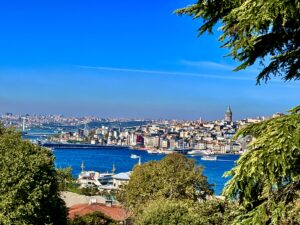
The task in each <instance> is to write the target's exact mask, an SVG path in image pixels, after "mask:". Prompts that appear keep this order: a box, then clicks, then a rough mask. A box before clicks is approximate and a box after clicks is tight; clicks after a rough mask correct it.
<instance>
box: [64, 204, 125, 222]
mask: <svg viewBox="0 0 300 225" xmlns="http://www.w3.org/2000/svg"><path fill="white" fill-rule="evenodd" d="M96 211H98V212H102V213H103V214H104V215H106V216H108V217H110V218H111V219H113V220H115V221H124V220H126V219H127V218H128V217H129V213H128V212H127V211H126V210H125V209H123V208H120V207H117V206H112V207H109V206H106V205H104V204H93V205H89V204H79V205H74V206H72V207H70V208H69V218H71V219H73V218H74V217H75V216H84V215H86V214H89V213H93V212H96Z"/></svg>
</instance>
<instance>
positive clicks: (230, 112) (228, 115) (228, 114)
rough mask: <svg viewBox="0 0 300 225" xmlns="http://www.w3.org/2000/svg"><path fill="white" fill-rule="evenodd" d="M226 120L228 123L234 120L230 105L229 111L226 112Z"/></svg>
mask: <svg viewBox="0 0 300 225" xmlns="http://www.w3.org/2000/svg"><path fill="white" fill-rule="evenodd" d="M225 121H226V122H228V123H231V122H232V111H231V108H230V106H228V108H227V111H226V113H225Z"/></svg>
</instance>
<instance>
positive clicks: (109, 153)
mask: <svg viewBox="0 0 300 225" xmlns="http://www.w3.org/2000/svg"><path fill="white" fill-rule="evenodd" d="M53 153H54V155H55V157H56V161H55V164H56V167H57V168H64V167H68V166H71V167H72V168H73V175H74V176H75V177H77V176H78V174H79V173H80V171H81V163H82V162H84V166H85V170H96V171H100V172H106V171H111V169H112V165H113V164H114V165H115V167H116V172H117V173H119V172H127V171H130V170H132V168H133V167H134V165H135V164H137V163H138V159H131V158H130V155H131V154H136V155H139V156H141V159H142V163H145V162H148V161H150V160H160V159H162V158H163V157H164V155H160V154H159V155H154V154H148V153H147V152H146V151H141V150H131V149H121V148H120V149H115V148H114V149H107V148H105V149H100V148H99V149H56V150H54V151H53ZM188 157H190V158H194V159H195V160H196V163H197V165H201V166H203V167H204V175H205V176H207V177H208V181H209V183H212V184H215V186H214V190H215V194H216V195H219V194H221V192H222V189H223V187H224V184H225V183H226V181H227V180H228V179H226V178H223V177H222V175H223V174H224V172H225V171H228V170H230V169H231V168H232V167H233V166H234V165H235V161H236V160H237V159H238V158H239V156H237V155H218V160H217V161H203V160H201V156H194V157H193V156H188Z"/></svg>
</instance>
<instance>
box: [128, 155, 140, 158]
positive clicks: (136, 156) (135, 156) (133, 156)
mask: <svg viewBox="0 0 300 225" xmlns="http://www.w3.org/2000/svg"><path fill="white" fill-rule="evenodd" d="M130 158H132V159H138V158H140V157H139V156H138V155H135V154H131V155H130Z"/></svg>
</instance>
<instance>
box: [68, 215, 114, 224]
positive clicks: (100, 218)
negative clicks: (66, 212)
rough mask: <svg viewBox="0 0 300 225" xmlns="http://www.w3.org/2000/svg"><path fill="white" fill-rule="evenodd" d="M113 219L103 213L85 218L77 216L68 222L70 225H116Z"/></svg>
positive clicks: (85, 216)
mask: <svg viewBox="0 0 300 225" xmlns="http://www.w3.org/2000/svg"><path fill="white" fill-rule="evenodd" d="M116 224H117V222H114V221H113V220H112V219H111V218H109V217H107V216H105V215H104V214H103V213H101V212H93V213H90V214H87V215H84V216H76V217H75V218H74V219H72V220H69V221H68V225H116Z"/></svg>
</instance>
